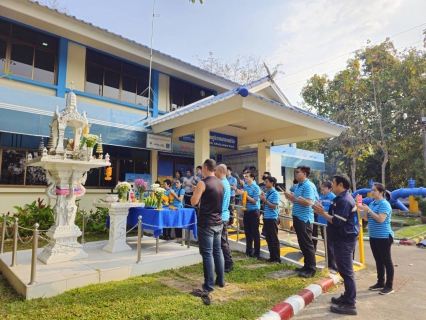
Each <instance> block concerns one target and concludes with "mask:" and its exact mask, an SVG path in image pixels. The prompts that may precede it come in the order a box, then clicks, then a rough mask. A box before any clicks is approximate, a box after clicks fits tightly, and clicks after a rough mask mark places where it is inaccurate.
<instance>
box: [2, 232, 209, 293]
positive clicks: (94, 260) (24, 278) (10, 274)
mask: <svg viewBox="0 0 426 320" xmlns="http://www.w3.org/2000/svg"><path fill="white" fill-rule="evenodd" d="M105 244H106V242H105V241H96V242H89V243H86V244H85V247H84V250H85V251H86V252H87V253H88V255H89V256H88V258H85V259H81V260H74V261H66V262H60V263H55V264H49V265H46V264H44V263H43V262H41V261H39V260H37V277H36V281H37V284H35V285H28V283H29V282H30V277H31V250H24V251H18V254H17V266H15V267H10V265H11V261H12V253H11V252H8V253H5V254H2V255H0V271H1V272H2V274H3V276H4V277H5V278H6V279H7V280H8V281H9V283H10V284H11V285H12V287H13V288H14V289H15V290H16V291H17V292H18V293H19V294H20V295H22V296H23V297H24V298H25V299H34V298H41V297H52V296H55V295H58V294H61V293H63V292H65V291H68V290H71V289H74V288H78V287H84V286H87V285H89V284H96V283H103V282H108V281H121V280H125V279H128V278H131V277H136V276H141V275H144V274H152V273H156V272H160V271H162V270H167V269H176V268H181V267H184V266H189V265H193V264H197V263H200V262H202V259H201V255H200V254H199V251H198V247H190V248H187V247H186V246H182V245H181V244H180V243H175V242H170V241H164V240H160V249H159V253H158V254H155V244H156V240H155V238H152V237H146V236H144V237H143V238H142V250H141V257H142V259H141V260H142V263H140V264H137V263H136V260H137V251H136V248H137V237H129V238H127V244H128V245H129V246H130V247H131V248H132V250H131V251H125V252H119V253H109V252H106V251H103V250H102V247H104V246H105ZM42 251H43V248H40V249H38V253H40V252H42Z"/></svg>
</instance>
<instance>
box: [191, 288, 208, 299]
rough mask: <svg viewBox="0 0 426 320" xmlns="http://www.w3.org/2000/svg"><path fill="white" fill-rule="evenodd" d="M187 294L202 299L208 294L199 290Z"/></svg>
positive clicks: (195, 289)
mask: <svg viewBox="0 0 426 320" xmlns="http://www.w3.org/2000/svg"><path fill="white" fill-rule="evenodd" d="M189 294H190V295H192V296H194V297H199V298H202V297H204V296H206V295H208V292H207V291H204V290H202V289H200V288H194V289H193V290H192V291H191V292H190V293H189Z"/></svg>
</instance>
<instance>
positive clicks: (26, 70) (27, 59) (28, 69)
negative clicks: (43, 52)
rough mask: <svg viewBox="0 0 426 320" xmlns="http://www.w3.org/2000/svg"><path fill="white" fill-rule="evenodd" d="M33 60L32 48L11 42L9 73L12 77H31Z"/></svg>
mask: <svg viewBox="0 0 426 320" xmlns="http://www.w3.org/2000/svg"><path fill="white" fill-rule="evenodd" d="M33 59H34V47H31V46H27V45H26V44H22V43H17V42H13V43H12V53H11V56H10V60H11V61H10V62H11V63H10V71H11V72H12V73H13V74H14V75H19V76H24V77H27V78H31V77H32V71H33Z"/></svg>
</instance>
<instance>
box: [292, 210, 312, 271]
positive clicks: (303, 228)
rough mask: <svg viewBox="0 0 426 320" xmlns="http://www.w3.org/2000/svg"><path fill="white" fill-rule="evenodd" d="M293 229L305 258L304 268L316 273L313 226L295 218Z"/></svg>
mask: <svg viewBox="0 0 426 320" xmlns="http://www.w3.org/2000/svg"><path fill="white" fill-rule="evenodd" d="M293 227H294V230H295V231H296V235H297V241H298V242H299V247H300V250H301V251H302V254H303V258H304V263H305V264H304V268H305V269H307V270H308V272H315V271H316V269H317V263H316V260H315V250H314V244H313V242H312V224H311V223H310V222H309V221H308V222H303V221H302V220H300V219H299V218H297V217H293Z"/></svg>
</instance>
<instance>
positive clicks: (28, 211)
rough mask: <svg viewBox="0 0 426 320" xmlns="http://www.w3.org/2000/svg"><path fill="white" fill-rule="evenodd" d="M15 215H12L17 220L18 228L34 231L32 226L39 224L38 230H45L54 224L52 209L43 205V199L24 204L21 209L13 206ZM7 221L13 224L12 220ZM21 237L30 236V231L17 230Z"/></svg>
mask: <svg viewBox="0 0 426 320" xmlns="http://www.w3.org/2000/svg"><path fill="white" fill-rule="evenodd" d="M14 208H15V209H16V211H17V212H16V213H15V214H14V215H13V216H14V217H17V218H18V224H19V226H20V227H23V228H26V229H34V224H35V223H38V224H39V229H40V230H47V229H49V228H50V227H51V226H52V225H53V224H54V219H53V209H52V207H51V206H50V205H45V204H43V199H41V200H40V198H38V199H37V200H36V201H33V202H32V203H31V204H26V205H25V206H24V207H23V208H21V207H19V206H14ZM9 221H11V222H12V224H13V223H14V222H13V218H12V219H10V220H9ZM19 234H20V236H21V237H23V236H30V235H32V231H30V230H25V229H19Z"/></svg>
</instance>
